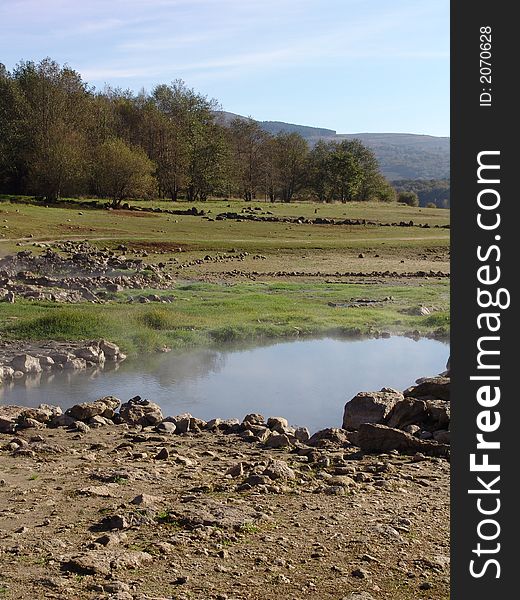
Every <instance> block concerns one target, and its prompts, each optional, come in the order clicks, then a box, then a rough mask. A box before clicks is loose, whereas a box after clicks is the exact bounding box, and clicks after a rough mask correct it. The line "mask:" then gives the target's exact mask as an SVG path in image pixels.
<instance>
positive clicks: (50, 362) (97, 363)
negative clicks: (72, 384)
mask: <svg viewBox="0 0 520 600" xmlns="http://www.w3.org/2000/svg"><path fill="white" fill-rule="evenodd" d="M125 359H126V355H125V354H124V353H123V352H122V351H121V350H120V348H119V346H117V345H116V344H114V343H112V342H109V341H107V340H103V339H102V340H92V341H89V342H86V343H80V342H77V343H74V342H55V341H50V342H41V343H34V342H17V341H10V342H0V385H2V384H3V383H7V382H10V381H12V380H13V379H20V378H23V377H27V376H29V377H35V376H38V375H39V374H40V373H43V372H52V371H63V370H70V371H84V370H86V369H92V368H96V369H99V368H102V367H103V366H104V365H105V363H106V362H109V363H120V362H122V361H123V360H125ZM0 410H1V407H0Z"/></svg>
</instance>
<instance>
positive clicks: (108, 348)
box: [99, 340, 121, 360]
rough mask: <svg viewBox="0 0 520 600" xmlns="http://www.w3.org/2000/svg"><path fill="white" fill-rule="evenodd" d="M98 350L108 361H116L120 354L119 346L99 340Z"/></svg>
mask: <svg viewBox="0 0 520 600" xmlns="http://www.w3.org/2000/svg"><path fill="white" fill-rule="evenodd" d="M99 349H100V350H101V351H102V352H103V354H104V355H105V357H106V358H107V359H108V360H118V356H119V355H120V354H121V351H120V350H119V346H117V345H116V344H114V343H112V342H108V341H107V340H101V341H100V342H99Z"/></svg>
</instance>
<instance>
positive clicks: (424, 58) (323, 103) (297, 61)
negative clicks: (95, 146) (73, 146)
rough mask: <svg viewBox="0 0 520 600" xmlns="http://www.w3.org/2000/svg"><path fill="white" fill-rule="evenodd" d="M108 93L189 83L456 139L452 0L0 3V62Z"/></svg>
mask: <svg viewBox="0 0 520 600" xmlns="http://www.w3.org/2000/svg"><path fill="white" fill-rule="evenodd" d="M45 56H50V57H51V58H53V59H55V60H57V61H58V62H59V63H68V64H69V65H70V66H71V67H73V68H75V69H76V70H78V71H79V72H80V73H81V74H82V76H83V78H84V80H86V81H88V82H89V83H91V84H93V85H95V86H96V88H102V87H103V85H104V84H105V83H109V84H111V85H112V86H119V87H122V88H131V89H134V90H136V91H137V90H139V89H140V88H142V87H144V88H145V89H147V90H150V89H151V88H152V87H153V86H154V85H155V84H157V83H165V82H166V83H167V82H170V81H172V80H173V79H176V78H182V79H184V80H185V81H186V83H187V84H188V85H189V86H190V87H193V88H195V89H196V90H197V91H199V92H201V93H204V94H206V95H208V96H210V97H214V98H216V99H218V100H219V102H220V103H221V104H222V107H223V108H224V109H225V110H229V111H231V112H236V113H239V114H243V115H250V116H252V117H254V118H256V119H260V120H279V121H288V122H292V123H300V124H303V125H314V126H321V127H328V128H330V129H335V130H336V131H338V133H357V132H366V131H373V132H410V133H426V134H431V135H449V0H88V2H87V1H86V0H84V1H81V0H0V62H3V63H4V64H5V65H6V66H7V67H8V68H9V69H12V68H13V67H14V65H15V64H16V63H17V62H18V61H19V60H36V61H37V60H40V59H41V58H44V57H45Z"/></svg>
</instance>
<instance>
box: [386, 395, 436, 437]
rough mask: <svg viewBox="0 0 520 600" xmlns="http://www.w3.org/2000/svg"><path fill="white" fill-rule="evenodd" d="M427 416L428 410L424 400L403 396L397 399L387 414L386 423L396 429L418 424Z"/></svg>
mask: <svg viewBox="0 0 520 600" xmlns="http://www.w3.org/2000/svg"><path fill="white" fill-rule="evenodd" d="M427 417H428V410H427V407H426V402H425V401H424V400H417V399H415V398H403V399H402V400H399V401H398V402H397V403H396V404H395V405H394V407H393V408H392V410H391V411H390V414H389V415H388V418H387V419H386V425H388V426H389V427H395V428H397V429H404V428H405V427H406V426H407V425H418V424H421V423H423V422H424V421H425V420H426V418H427Z"/></svg>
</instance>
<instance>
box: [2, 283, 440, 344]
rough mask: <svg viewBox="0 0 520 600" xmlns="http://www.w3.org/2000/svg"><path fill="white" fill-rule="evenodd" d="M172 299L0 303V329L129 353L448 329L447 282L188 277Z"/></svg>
mask: <svg viewBox="0 0 520 600" xmlns="http://www.w3.org/2000/svg"><path fill="white" fill-rule="evenodd" d="M174 292H175V295H176V298H177V300H175V301H174V302H173V303H172V304H168V305H165V306H161V307H160V308H155V307H150V306H149V305H132V306H131V307H129V305H128V304H126V303H110V304H106V305H104V306H103V307H102V308H100V307H99V306H98V305H92V304H87V303H85V304H76V305H69V306H66V307H64V306H60V305H56V304H52V303H45V302H29V301H26V302H23V301H20V302H18V303H16V304H14V305H12V304H3V305H2V315H3V318H2V319H0V336H2V337H3V338H6V339H31V340H46V339H54V340H80V339H91V338H92V339H93V338H101V337H103V338H107V339H110V340H113V341H115V342H116V343H118V344H120V345H121V346H122V347H123V349H124V350H125V351H126V352H127V353H129V354H131V355H132V354H133V355H135V354H137V353H138V352H140V351H148V352H150V351H154V350H157V349H159V348H161V347H162V346H164V345H167V346H170V347H173V348H183V347H189V346H195V345H201V344H219V343H222V342H231V341H245V340H253V339H255V338H259V337H264V338H281V337H288V336H305V335H320V334H325V333H336V334H340V335H341V334H342V335H362V334H372V333H374V332H375V331H376V330H378V331H381V330H385V331H389V332H392V333H404V332H407V331H411V330H417V331H419V332H420V333H422V334H428V333H432V332H434V331H436V330H441V331H442V332H444V334H445V335H447V333H448V330H449V314H448V310H449V287H448V283H447V282H445V281H434V280H432V281H428V282H425V284H423V285H422V286H417V285H399V284H393V285H386V286H373V287H369V288H367V286H366V285H363V284H326V283H319V282H318V283H312V282H310V283H287V282H283V283H277V282H274V283H260V282H252V283H239V284H236V285H223V284H213V283H191V284H189V285H179V286H177V288H176V289H175V290H174ZM367 296H368V297H370V298H371V299H374V300H378V299H383V298H385V297H392V298H393V300H392V301H391V302H384V303H382V304H380V305H376V306H373V307H366V308H342V307H338V308H335V307H332V306H329V302H332V303H345V302H349V301H350V300H351V299H356V298H366V297H367ZM423 304H424V305H427V306H432V305H434V306H436V307H437V308H438V309H440V310H439V311H438V312H435V313H433V314H431V315H427V316H424V317H421V316H414V315H410V314H407V313H406V311H407V309H408V308H409V307H410V306H412V307H413V306H416V307H417V306H420V305H423Z"/></svg>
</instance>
